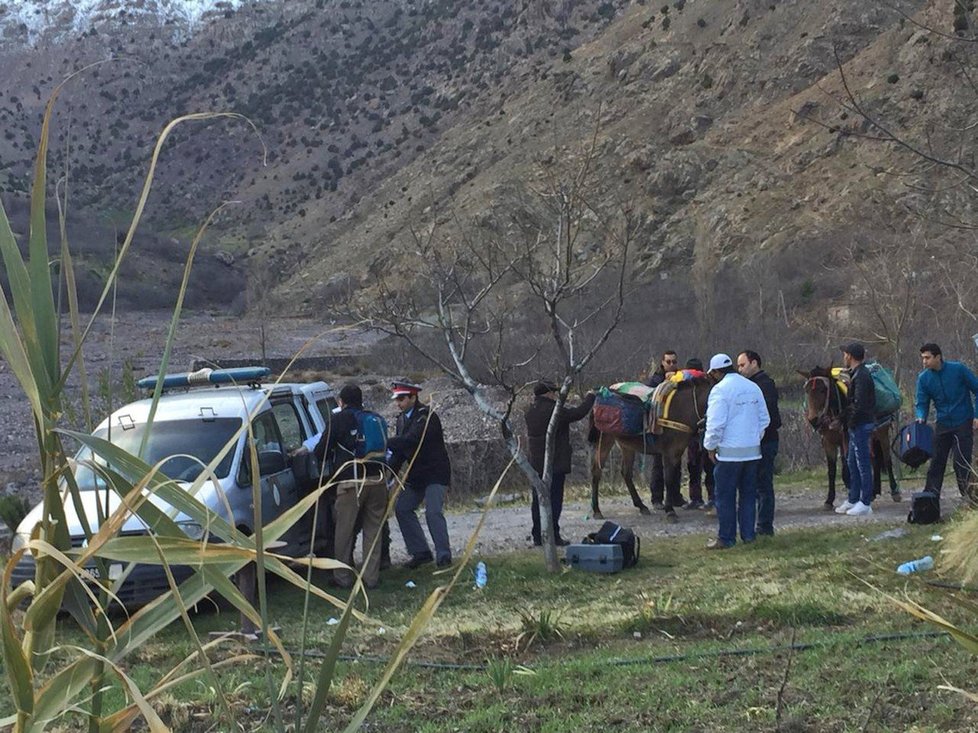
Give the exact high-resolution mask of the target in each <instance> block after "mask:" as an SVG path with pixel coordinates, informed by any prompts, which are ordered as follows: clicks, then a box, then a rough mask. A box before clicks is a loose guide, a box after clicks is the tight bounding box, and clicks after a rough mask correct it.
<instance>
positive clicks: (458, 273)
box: [352, 135, 638, 572]
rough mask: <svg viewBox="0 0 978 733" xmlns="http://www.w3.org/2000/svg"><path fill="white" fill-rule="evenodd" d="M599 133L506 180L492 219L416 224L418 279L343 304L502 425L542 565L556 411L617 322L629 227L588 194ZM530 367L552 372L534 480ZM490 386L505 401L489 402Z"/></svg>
mask: <svg viewBox="0 0 978 733" xmlns="http://www.w3.org/2000/svg"><path fill="white" fill-rule="evenodd" d="M596 140H597V136H596V135H595V137H594V139H592V140H591V141H590V144H589V146H588V147H587V149H586V150H585V151H583V153H582V154H580V155H579V156H578V157H577V159H576V160H573V159H572V162H571V163H570V164H569V165H568V166H567V167H565V166H562V165H559V164H556V163H553V162H552V161H554V160H556V159H557V158H558V156H556V155H555V156H551V157H550V158H549V159H548V161H549V162H548V163H545V164H542V165H541V168H540V175H539V178H538V183H537V184H535V185H522V186H515V187H514V188H513V189H512V191H511V193H512V196H511V197H510V198H511V200H508V201H505V202H501V203H500V202H497V203H500V205H498V206H497V211H504V212H505V213H503V214H501V215H499V216H492V217H490V218H489V219H484V220H482V221H480V223H479V225H478V226H473V225H470V224H468V223H466V222H463V221H462V219H461V217H459V216H456V215H454V213H452V214H450V215H449V216H448V217H447V218H446V219H444V220H443V221H441V222H440V223H435V222H432V223H429V224H427V225H426V226H424V227H418V228H417V229H415V230H414V231H413V232H412V233H413V242H414V245H415V248H416V251H415V253H413V256H412V259H413V260H414V261H415V262H417V263H419V265H418V272H417V275H418V278H417V282H416V283H413V284H412V285H414V286H415V287H413V288H405V287H404V285H405V284H404V283H403V281H402V280H392V279H388V280H385V281H383V282H381V283H380V285H379V287H378V289H377V292H376V294H375V295H373V296H372V297H370V298H361V299H360V300H359V301H358V302H356V303H354V304H353V308H352V312H353V313H354V314H356V315H357V316H358V318H359V319H361V320H363V321H364V322H366V323H368V324H369V325H370V326H372V327H373V328H376V329H379V330H381V331H383V332H386V333H389V334H392V335H395V336H397V337H399V338H401V339H403V340H404V341H405V342H407V343H408V344H409V345H410V346H411V347H412V348H413V349H414V350H416V351H417V352H418V353H419V354H420V355H422V356H423V357H424V358H425V359H426V360H428V361H429V362H430V363H432V364H433V365H435V366H436V367H437V368H438V369H439V370H440V371H441V372H443V373H444V374H446V375H448V376H449V377H451V378H452V379H453V380H454V381H455V382H456V383H457V384H459V385H460V386H462V387H463V388H464V389H465V390H466V391H467V392H468V393H469V394H470V395H471V396H472V399H473V400H474V401H475V403H476V404H477V406H478V407H479V409H480V410H481V411H482V412H483V413H484V414H486V415H487V416H489V417H490V418H491V419H493V420H494V421H496V422H497V423H498V424H499V428H500V431H501V434H502V438H503V440H504V441H505V443H506V447H507V449H508V451H509V453H510V455H511V456H512V457H513V459H514V461H515V463H516V465H518V466H519V468H520V470H522V471H523V473H524V474H525V475H526V477H527V479H528V481H529V482H530V484H531V485H532V487H533V490H534V491H535V492H536V494H537V497H538V499H539V501H540V512H541V523H542V539H543V545H544V557H545V562H546V566H547V569H548V570H550V571H551V572H556V571H557V570H559V562H558V558H557V551H556V545H555V543H554V540H555V538H554V537H553V532H552V520H551V511H550V482H551V478H552V473H553V453H554V444H555V438H556V425H557V416H558V413H559V411H560V410H561V408H562V407H563V405H564V404H565V402H566V400H567V396H568V394H569V391H570V388H571V386H572V385H573V384H574V382H575V380H577V379H578V378H579V376H580V375H581V372H582V371H583V370H584V369H585V368H586V367H587V365H588V364H589V363H590V362H591V360H592V359H593V358H594V356H595V355H596V354H597V353H598V351H599V350H600V349H601V347H602V346H603V345H604V344H605V342H606V341H607V340H608V338H609V336H610V335H611V334H612V333H613V332H614V330H615V329H616V328H617V327H618V325H619V323H620V321H621V317H622V313H623V309H624V306H625V295H626V272H627V262H628V251H629V247H630V245H631V242H632V241H633V239H634V237H635V235H636V231H637V227H638V225H637V224H636V222H637V221H638V217H636V216H634V215H633V213H632V212H631V211H630V210H629V209H628V208H627V207H625V206H621V205H613V206H602V205H598V204H596V203H594V201H593V200H592V199H591V198H590V196H591V195H592V194H593V193H594V192H593V191H591V190H590V189H589V186H588V182H589V179H590V174H591V172H592V165H593V163H594V155H595V150H596ZM563 154H564V156H565V157H566V152H564V153H563ZM568 168H569V169H568ZM418 285H421V286H422V287H421V288H420V289H419V288H418V287H417V286H418ZM541 326H543V328H541ZM431 333H434V334H436V335H437V341H438V342H439V343H440V347H439V348H438V349H437V350H432V349H430V348H428V347H427V344H428V343H429V342H430V339H428V340H427V341H426V340H425V339H426V334H431ZM534 369H536V370H537V374H539V373H541V370H542V369H547V370H548V371H550V372H551V373H553V374H557V375H559V377H558V383H559V385H560V391H559V396H558V399H557V406H556V408H555V409H554V413H553V416H552V418H551V421H550V424H549V428H548V431H547V443H546V446H547V447H546V459H545V469H544V472H543V475H542V476H539V475H538V474H537V472H536V471H535V470H534V469H533V467H532V466H531V465H530V462H529V459H528V458H527V455H526V453H525V452H524V449H523V446H522V445H521V443H520V440H519V438H518V436H517V435H516V434H515V433H514V429H513V422H512V417H513V409H514V406H515V404H516V401H517V399H518V397H519V396H520V394H522V393H523V392H524V391H525V389H526V387H527V385H528V382H529V380H528V379H527V376H528V375H529V374H531V372H532V370H534ZM490 390H492V391H495V392H496V393H497V394H499V393H500V392H501V393H502V394H503V395H504V398H503V399H501V400H499V399H494V398H493V396H492V395H491V393H490Z"/></svg>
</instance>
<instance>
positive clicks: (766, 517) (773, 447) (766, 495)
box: [757, 440, 778, 534]
mask: <svg viewBox="0 0 978 733" xmlns="http://www.w3.org/2000/svg"><path fill="white" fill-rule="evenodd" d="M777 455H778V441H776V440H769V441H768V442H766V443H761V460H760V462H759V463H758V464H757V534H774V459H775V457H777Z"/></svg>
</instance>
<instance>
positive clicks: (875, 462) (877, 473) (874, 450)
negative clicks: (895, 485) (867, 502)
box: [869, 436, 883, 499]
mask: <svg viewBox="0 0 978 733" xmlns="http://www.w3.org/2000/svg"><path fill="white" fill-rule="evenodd" d="M869 459H870V465H871V466H872V467H873V498H874V499H875V498H876V497H877V496H879V495H880V494H881V493H882V492H883V452H882V450H880V443H879V440H877V439H876V438H875V436H873V437H871V438H870V441H869Z"/></svg>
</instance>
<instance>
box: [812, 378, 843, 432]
mask: <svg viewBox="0 0 978 733" xmlns="http://www.w3.org/2000/svg"><path fill="white" fill-rule="evenodd" d="M816 384H824V385H825V404H823V405H822V408H821V410H820V411H819V413H818V415H816V416H815V417H813V418H809V420H808V422H809V423H810V424H811V426H812V429H813V430H815V431H816V432H818V431H819V430H822V429H824V428H826V427H831V425H830V423H831V421H832V420H833V419H834V418H837V417H838V416H839V415H840V414H841V412H842V395H841V394H840V393H839V387H838V385H836V384H835V383H834V380H833V379H831V378H830V377H824V376H821V375H816V376H812V377H809V378H808V379H807V380H806V381H805V394H806V395H808V397H809V399H811V397H812V395H813V392H814V387H815V385H816ZM833 395H835V399H836V402H838V403H839V404H838V409H837V410H836V411H833V410H832V396H833Z"/></svg>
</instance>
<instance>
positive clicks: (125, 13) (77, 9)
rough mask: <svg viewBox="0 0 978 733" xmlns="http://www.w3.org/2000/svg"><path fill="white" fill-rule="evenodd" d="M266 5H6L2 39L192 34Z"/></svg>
mask: <svg viewBox="0 0 978 733" xmlns="http://www.w3.org/2000/svg"><path fill="white" fill-rule="evenodd" d="M259 1H261V0H135V1H133V0H128V1H126V0H7V1H6V2H0V38H4V39H6V40H8V41H11V40H18V39H19V40H22V41H24V42H26V43H30V44H33V43H36V42H37V41H38V40H40V39H41V38H45V39H50V40H58V39H60V38H65V37H71V36H77V35H79V34H82V33H86V32H88V31H89V30H90V29H92V28H95V27H100V26H121V25H128V24H132V23H138V24H141V25H146V24H152V25H159V26H161V27H164V28H169V29H170V30H171V31H172V32H173V33H175V34H177V35H184V34H186V33H192V32H193V31H194V30H195V29H196V28H197V27H198V26H199V24H200V23H201V21H202V20H203V19H204V18H205V16H207V15H208V14H213V13H223V12H228V11H235V10H237V9H238V8H239V7H241V6H242V5H244V4H246V3H248V2H259Z"/></svg>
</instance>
